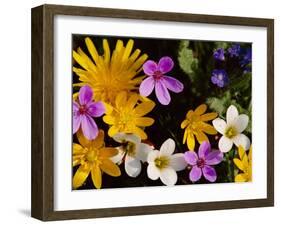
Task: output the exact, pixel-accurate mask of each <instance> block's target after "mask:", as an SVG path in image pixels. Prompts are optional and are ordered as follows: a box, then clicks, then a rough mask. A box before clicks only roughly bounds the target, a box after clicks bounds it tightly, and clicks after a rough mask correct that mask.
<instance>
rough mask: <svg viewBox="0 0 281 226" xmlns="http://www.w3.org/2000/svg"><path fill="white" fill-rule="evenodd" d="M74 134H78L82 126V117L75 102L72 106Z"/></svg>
mask: <svg viewBox="0 0 281 226" xmlns="http://www.w3.org/2000/svg"><path fill="white" fill-rule="evenodd" d="M72 117H73V118H72V132H73V134H74V133H76V132H77V131H78V129H79V127H80V124H81V117H80V114H79V105H78V104H77V103H76V102H75V101H73V104H72Z"/></svg>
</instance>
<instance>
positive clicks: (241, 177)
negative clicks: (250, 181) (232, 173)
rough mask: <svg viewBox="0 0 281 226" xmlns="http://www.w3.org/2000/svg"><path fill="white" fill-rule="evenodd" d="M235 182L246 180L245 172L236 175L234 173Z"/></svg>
mask: <svg viewBox="0 0 281 226" xmlns="http://www.w3.org/2000/svg"><path fill="white" fill-rule="evenodd" d="M234 180H235V182H246V181H247V175H246V174H244V173H243V174H242V173H241V174H238V175H236V177H235V179H234Z"/></svg>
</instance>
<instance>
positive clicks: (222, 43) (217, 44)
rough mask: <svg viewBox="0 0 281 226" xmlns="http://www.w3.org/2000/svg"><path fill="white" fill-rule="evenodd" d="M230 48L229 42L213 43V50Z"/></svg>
mask: <svg viewBox="0 0 281 226" xmlns="http://www.w3.org/2000/svg"><path fill="white" fill-rule="evenodd" d="M229 46H230V43H229V42H215V48H216V49H218V48H223V49H227V48H228V47H229Z"/></svg>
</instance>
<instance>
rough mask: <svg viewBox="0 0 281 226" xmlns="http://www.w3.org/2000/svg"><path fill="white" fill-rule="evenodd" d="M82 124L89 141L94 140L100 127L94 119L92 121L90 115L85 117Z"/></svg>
mask: <svg viewBox="0 0 281 226" xmlns="http://www.w3.org/2000/svg"><path fill="white" fill-rule="evenodd" d="M81 124H82V132H83V134H84V136H85V137H86V138H87V139H88V140H93V139H95V138H96V137H97V135H98V126H97V124H96V123H95V121H94V119H92V118H91V117H90V116H88V115H83V118H82V121H81Z"/></svg>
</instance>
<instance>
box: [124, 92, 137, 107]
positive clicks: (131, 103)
mask: <svg viewBox="0 0 281 226" xmlns="http://www.w3.org/2000/svg"><path fill="white" fill-rule="evenodd" d="M138 99H139V97H138V95H137V94H132V95H131V96H130V98H129V100H128V102H127V104H126V108H128V109H133V108H134V107H135V105H136V104H137V101H138Z"/></svg>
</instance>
